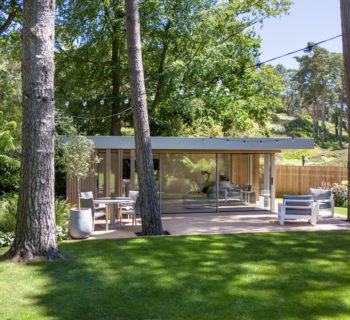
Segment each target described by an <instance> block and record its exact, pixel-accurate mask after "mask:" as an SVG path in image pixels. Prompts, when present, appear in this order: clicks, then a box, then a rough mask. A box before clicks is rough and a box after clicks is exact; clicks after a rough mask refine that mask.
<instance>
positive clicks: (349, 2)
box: [340, 0, 350, 222]
mask: <svg viewBox="0 0 350 320" xmlns="http://www.w3.org/2000/svg"><path fill="white" fill-rule="evenodd" d="M340 12H341V25H342V33H343V57H344V78H345V90H346V104H347V110H348V112H347V117H348V135H349V137H350V112H349V106H350V0H340ZM348 181H350V143H348ZM348 199H350V188H348ZM347 221H348V222H350V201H348V217H347Z"/></svg>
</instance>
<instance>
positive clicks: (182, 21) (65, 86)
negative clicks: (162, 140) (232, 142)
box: [55, 0, 291, 136]
mask: <svg viewBox="0 0 350 320" xmlns="http://www.w3.org/2000/svg"><path fill="white" fill-rule="evenodd" d="M290 5H291V1H288V0H262V1H223V2H221V3H217V1H216V0H208V1H207V0H184V1H175V2H171V1H160V0H152V1H140V20H141V28H142V50H143V63H144V66H145V68H144V70H145V78H146V87H147V99H148V107H149V115H150V122H151V133H152V135H163V136H164V135H178V134H179V132H180V130H182V127H184V128H187V126H188V127H194V124H195V120H196V119H202V120H203V121H202V124H203V126H204V127H205V126H206V125H207V124H206V121H207V120H209V119H210V118H211V119H215V123H216V125H218V126H220V127H221V128H222V129H221V130H222V131H223V133H224V134H225V135H230V136H236V135H238V134H240V133H241V132H243V131H247V130H249V129H250V128H251V127H252V126H253V124H254V123H257V124H258V125H263V122H264V120H265V119H266V117H267V112H268V110H272V109H274V108H277V107H279V106H281V102H280V99H279V97H277V94H278V93H279V92H280V91H281V90H283V86H282V85H281V81H282V78H281V77H280V76H279V74H278V73H277V72H276V71H275V70H274V68H272V67H270V66H264V67H263V68H262V70H261V72H260V73H257V72H256V71H255V70H254V68H250V66H251V65H254V64H255V63H256V59H257V56H258V55H259V46H260V39H259V38H258V36H257V34H256V32H255V31H254V29H252V28H251V27H253V26H255V25H259V24H261V21H262V20H263V19H260V18H261V17H263V16H269V17H273V16H279V15H281V14H283V13H285V12H286V11H287V10H288V9H289V6H290ZM57 8H58V17H57V28H56V30H57V37H56V38H57V45H56V47H57V52H56V62H57V68H56V71H57V72H56V80H55V83H56V86H57V88H56V95H57V97H58V98H60V97H62V98H65V97H67V96H69V97H70V98H71V101H70V104H69V106H68V107H67V108H66V107H65V106H62V105H63V104H64V100H61V101H63V102H62V103H61V105H60V106H59V107H60V108H61V107H62V108H61V110H64V113H69V114H72V115H75V116H80V117H81V116H83V117H84V116H85V117H98V116H104V115H108V114H110V113H114V114H115V113H116V112H119V111H122V110H125V109H126V108H127V107H129V106H130V105H129V104H125V103H123V100H124V96H125V95H129V86H128V81H129V79H128V66H127V50H126V42H125V23H124V8H123V1H120V0H113V1H96V0H94V1H85V2H84V1H79V2H78V4H77V1H76V0H68V1H59V2H58V7H57ZM218 77H220V79H221V80H222V86H221V87H217V79H218ZM67 79H69V81H67ZM180 85H182V86H183V89H184V94H183V95H181V94H179V92H178V89H179V86H180ZM81 97H89V98H90V99H89V100H88V105H87V106H86V108H82V107H81V103H82V101H81ZM102 97H105V103H104V104H103V105H101V104H100V100H101V98H102ZM152 97H153V99H152ZM174 119H175V120H174ZM121 120H123V121H129V122H131V123H132V118H131V115H130V113H126V114H122V116H121V118H120V119H117V117H116V116H114V117H113V118H112V119H106V121H105V122H104V123H102V121H101V119H96V120H91V121H87V122H84V121H83V120H82V119H78V118H75V120H74V121H75V123H76V125H77V126H78V128H79V132H80V133H82V132H84V133H86V134H102V135H106V134H109V133H110V131H111V130H110V129H111V126H112V124H114V126H115V123H120V121H121ZM174 129H176V130H174ZM193 134H196V133H193Z"/></svg>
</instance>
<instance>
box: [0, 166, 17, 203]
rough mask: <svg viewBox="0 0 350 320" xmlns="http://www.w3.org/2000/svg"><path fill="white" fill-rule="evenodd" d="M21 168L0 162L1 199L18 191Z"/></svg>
mask: <svg viewBox="0 0 350 320" xmlns="http://www.w3.org/2000/svg"><path fill="white" fill-rule="evenodd" d="M19 178H20V170H19V168H16V167H13V166H11V165H9V164H6V163H4V162H0V199H1V198H2V197H4V196H6V195H7V194H13V193H18V189H19Z"/></svg>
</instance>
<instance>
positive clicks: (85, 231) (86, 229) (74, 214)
mask: <svg viewBox="0 0 350 320" xmlns="http://www.w3.org/2000/svg"><path fill="white" fill-rule="evenodd" d="M68 233H69V235H70V236H71V237H72V238H73V239H86V238H88V237H90V235H91V234H92V214H91V209H90V208H80V209H78V208H72V209H70V217H69V223H68Z"/></svg>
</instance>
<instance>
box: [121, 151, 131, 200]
mask: <svg viewBox="0 0 350 320" xmlns="http://www.w3.org/2000/svg"><path fill="white" fill-rule="evenodd" d="M122 166H123V168H122V197H127V196H128V195H129V191H130V184H131V153H130V151H124V152H123V164H122Z"/></svg>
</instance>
